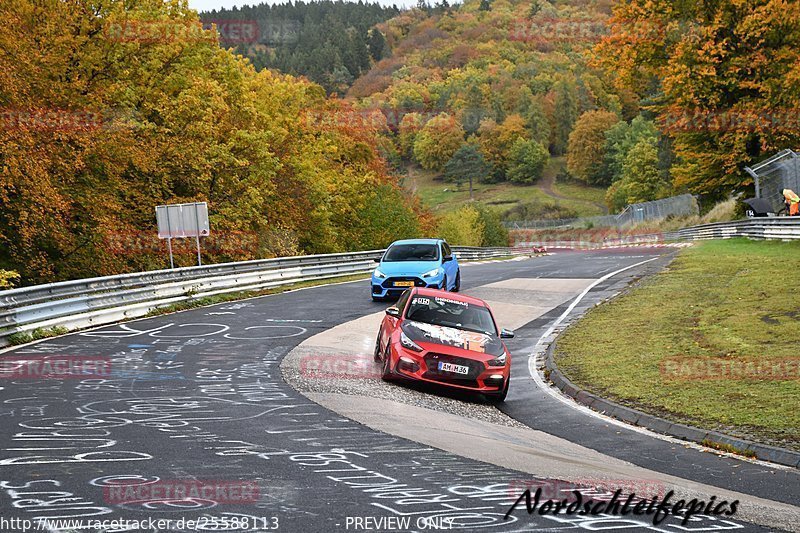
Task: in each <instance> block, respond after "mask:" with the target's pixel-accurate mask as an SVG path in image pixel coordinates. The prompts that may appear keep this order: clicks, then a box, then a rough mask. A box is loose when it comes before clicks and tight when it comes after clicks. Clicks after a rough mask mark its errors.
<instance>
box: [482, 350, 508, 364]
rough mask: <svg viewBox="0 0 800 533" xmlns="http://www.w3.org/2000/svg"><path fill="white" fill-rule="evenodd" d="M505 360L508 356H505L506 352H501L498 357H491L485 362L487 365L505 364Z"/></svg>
mask: <svg viewBox="0 0 800 533" xmlns="http://www.w3.org/2000/svg"><path fill="white" fill-rule="evenodd" d="M507 360H508V357H506V353H505V352H503V355H501V356H500V357H495V358H494V359H492V360H491V361H489V362H488V363H486V364H487V365H489V366H506V361H507Z"/></svg>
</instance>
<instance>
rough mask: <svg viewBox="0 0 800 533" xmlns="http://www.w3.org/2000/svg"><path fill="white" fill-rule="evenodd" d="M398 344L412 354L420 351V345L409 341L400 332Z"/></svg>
mask: <svg viewBox="0 0 800 533" xmlns="http://www.w3.org/2000/svg"><path fill="white" fill-rule="evenodd" d="M400 344H401V345H402V346H403V348H406V349H407V350H411V351H413V352H421V351H422V348H421V347H420V345H419V344H417V343H416V342H414V341H412V340H411V339H409V338H408V336H407V335H406V334H405V333H403V332H402V331H401V332H400Z"/></svg>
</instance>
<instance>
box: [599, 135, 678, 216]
mask: <svg viewBox="0 0 800 533" xmlns="http://www.w3.org/2000/svg"><path fill="white" fill-rule="evenodd" d="M669 192H670V185H669V183H668V182H667V181H666V180H665V179H663V176H662V174H661V172H660V171H659V169H658V148H657V146H656V145H655V144H653V143H652V142H649V141H648V140H647V139H643V140H641V141H640V142H639V143H637V144H636V145H635V146H633V147H632V148H631V149H630V151H629V152H628V154H627V156H626V157H625V162H624V164H623V167H622V176H621V178H620V179H619V180H617V181H615V182H614V183H613V184H612V185H611V187H609V189H608V191H607V193H606V203H607V204H608V207H609V209H610V210H611V211H612V212H618V211H620V210H621V209H622V208H624V207H625V206H626V205H628V204H633V203H638V202H649V201H651V200H656V199H658V198H660V197H663V196H668V195H669Z"/></svg>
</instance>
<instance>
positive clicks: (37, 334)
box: [8, 326, 69, 346]
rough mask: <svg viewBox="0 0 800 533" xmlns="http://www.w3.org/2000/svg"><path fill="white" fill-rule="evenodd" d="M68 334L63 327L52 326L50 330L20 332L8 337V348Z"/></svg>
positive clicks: (40, 329)
mask: <svg viewBox="0 0 800 533" xmlns="http://www.w3.org/2000/svg"><path fill="white" fill-rule="evenodd" d="M68 332H69V330H68V329H67V328H65V327H63V326H54V327H52V328H36V329H33V330H31V331H20V332H18V333H14V334H13V335H9V336H8V346H18V345H20V344H27V343H29V342H33V341H38V340H41V339H48V338H50V337H57V336H59V335H64V334H65V333H68Z"/></svg>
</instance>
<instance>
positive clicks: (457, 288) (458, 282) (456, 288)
mask: <svg viewBox="0 0 800 533" xmlns="http://www.w3.org/2000/svg"><path fill="white" fill-rule="evenodd" d="M460 290H461V269H460V268H459V269H458V271H456V284H455V285H453V292H458V291H460Z"/></svg>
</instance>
